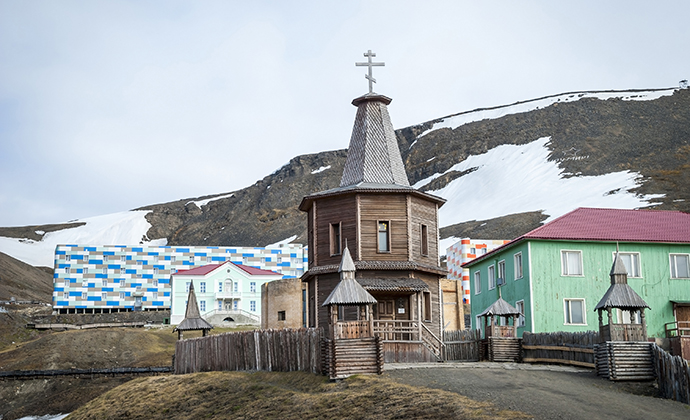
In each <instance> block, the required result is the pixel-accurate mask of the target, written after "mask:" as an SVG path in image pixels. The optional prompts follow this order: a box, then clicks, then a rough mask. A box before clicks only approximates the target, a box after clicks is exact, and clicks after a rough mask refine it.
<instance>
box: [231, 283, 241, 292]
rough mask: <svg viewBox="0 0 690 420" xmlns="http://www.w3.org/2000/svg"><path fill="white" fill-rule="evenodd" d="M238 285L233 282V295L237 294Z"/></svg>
mask: <svg viewBox="0 0 690 420" xmlns="http://www.w3.org/2000/svg"><path fill="white" fill-rule="evenodd" d="M238 284H239V283H238V282H235V283H233V285H232V287H233V291H234V292H235V293H237V291H238V289H239V286H238Z"/></svg>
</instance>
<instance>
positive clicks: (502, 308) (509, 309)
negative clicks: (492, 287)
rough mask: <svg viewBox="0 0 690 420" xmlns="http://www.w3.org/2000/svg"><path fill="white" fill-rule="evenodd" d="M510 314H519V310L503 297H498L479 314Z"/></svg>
mask: <svg viewBox="0 0 690 420" xmlns="http://www.w3.org/2000/svg"><path fill="white" fill-rule="evenodd" d="M492 315H498V316H510V315H516V316H517V315H520V311H518V310H517V309H515V307H514V306H513V305H511V304H510V303H508V302H506V301H505V300H503V298H498V300H497V301H496V302H494V303H492V304H491V306H489V307H488V308H486V309H485V310H484V312H482V313H480V314H479V316H492Z"/></svg>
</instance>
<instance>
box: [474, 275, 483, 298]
mask: <svg viewBox="0 0 690 420" xmlns="http://www.w3.org/2000/svg"><path fill="white" fill-rule="evenodd" d="M481 292H482V273H481V271H479V270H477V271H475V272H474V294H475V295H478V294H480V293H481Z"/></svg>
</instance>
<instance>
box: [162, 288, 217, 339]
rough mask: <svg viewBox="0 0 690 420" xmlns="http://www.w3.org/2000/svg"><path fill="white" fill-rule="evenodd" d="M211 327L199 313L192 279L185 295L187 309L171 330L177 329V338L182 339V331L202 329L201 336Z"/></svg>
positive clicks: (204, 335)
mask: <svg viewBox="0 0 690 420" xmlns="http://www.w3.org/2000/svg"><path fill="white" fill-rule="evenodd" d="M212 329H213V326H212V325H211V324H209V323H208V322H206V320H205V319H203V318H202V317H201V314H200V313H199V304H198V303H197V301H196V293H194V281H192V282H191V283H190V284H189V295H187V309H186V310H185V314H184V319H183V320H182V322H180V325H178V326H177V327H175V328H174V329H173V331H172V332H175V331H177V339H178V340H182V338H183V335H184V331H202V336H203V337H206V335H207V334H208V332H209V331H210V330H212Z"/></svg>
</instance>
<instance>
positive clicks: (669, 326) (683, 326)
mask: <svg viewBox="0 0 690 420" xmlns="http://www.w3.org/2000/svg"><path fill="white" fill-rule="evenodd" d="M664 328H665V329H666V338H671V337H683V336H688V337H690V321H674V322H667V323H666V324H664Z"/></svg>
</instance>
